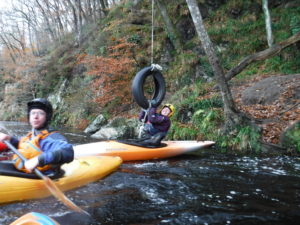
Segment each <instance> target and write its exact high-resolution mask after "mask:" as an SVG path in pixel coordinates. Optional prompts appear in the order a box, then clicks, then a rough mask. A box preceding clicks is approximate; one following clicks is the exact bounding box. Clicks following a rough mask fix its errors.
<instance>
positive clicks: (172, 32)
mask: <svg viewBox="0 0 300 225" xmlns="http://www.w3.org/2000/svg"><path fill="white" fill-rule="evenodd" d="M156 3H157V5H158V8H159V11H160V13H161V16H162V18H163V20H164V23H165V27H166V30H167V34H168V36H169V38H170V40H171V42H172V44H173V45H174V47H175V49H176V51H180V50H181V49H182V42H181V37H180V34H179V33H178V32H177V29H176V28H175V26H174V24H173V23H172V21H171V19H170V17H169V14H168V11H167V7H166V5H165V3H164V1H162V0H156Z"/></svg>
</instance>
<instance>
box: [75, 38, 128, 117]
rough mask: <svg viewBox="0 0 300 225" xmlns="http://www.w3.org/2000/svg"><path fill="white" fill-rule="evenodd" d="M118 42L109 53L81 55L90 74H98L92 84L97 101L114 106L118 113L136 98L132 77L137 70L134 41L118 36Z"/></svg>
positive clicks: (112, 107) (109, 49)
mask: <svg viewBox="0 0 300 225" xmlns="http://www.w3.org/2000/svg"><path fill="white" fill-rule="evenodd" d="M114 42H115V45H113V46H111V47H107V54H106V56H96V55H88V54H84V55H80V56H79V57H78V63H83V64H84V65H85V66H86V67H87V73H86V74H87V75H90V76H94V79H93V81H92V82H91V84H90V85H91V88H92V90H93V92H94V97H93V101H94V102H96V103H97V104H99V106H101V107H104V106H106V107H107V106H111V107H110V112H111V113H116V112H118V111H120V110H121V109H122V107H124V106H126V105H128V104H129V103H130V102H132V98H131V90H130V88H131V84H130V83H131V80H132V77H133V72H134V59H133V53H132V51H131V49H132V48H133V47H134V44H132V43H128V42H126V41H125V40H123V39H121V40H114Z"/></svg>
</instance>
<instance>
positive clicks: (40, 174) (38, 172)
mask: <svg viewBox="0 0 300 225" xmlns="http://www.w3.org/2000/svg"><path fill="white" fill-rule="evenodd" d="M4 143H5V144H6V145H7V146H8V147H9V148H10V150H12V151H13V152H14V153H15V154H17V155H18V156H19V157H20V159H21V160H22V161H23V162H24V163H25V162H26V161H27V159H26V158H25V157H24V156H23V155H22V154H21V153H20V152H19V151H18V150H17V149H16V148H15V146H13V145H12V144H11V143H9V142H8V141H4ZM33 171H34V173H35V174H36V175H37V176H38V177H40V178H42V179H43V178H44V176H45V175H44V174H42V173H41V171H39V170H38V169H37V168H34V170H33Z"/></svg>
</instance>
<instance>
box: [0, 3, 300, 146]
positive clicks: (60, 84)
mask: <svg viewBox="0 0 300 225" xmlns="http://www.w3.org/2000/svg"><path fill="white" fill-rule="evenodd" d="M129 2H131V4H120V5H118V6H115V7H114V8H112V9H111V10H110V11H109V13H108V15H107V17H106V18H103V19H102V20H101V21H98V23H96V24H90V25H88V26H86V28H85V32H84V37H83V40H82V43H80V45H78V43H77V42H76V40H75V38H74V37H72V36H68V37H66V38H65V40H63V41H62V42H61V43H59V44H56V46H55V47H54V48H52V49H50V50H49V54H47V55H45V56H44V57H43V58H39V60H37V63H36V66H35V67H28V68H26V69H24V70H23V73H22V74H23V75H24V77H26V76H27V77H28V76H29V75H30V74H35V75H37V76H38V77H39V78H38V79H37V80H29V82H28V83H29V84H32V83H36V84H37V85H36V87H35V89H36V90H35V93H34V94H32V93H31V92H29V91H28V89H25V90H23V91H21V92H20V88H22V85H23V84H22V82H20V80H19V81H14V82H11V83H9V82H6V83H7V84H6V88H3V89H2V91H4V94H3V101H2V103H1V104H2V106H0V107H1V108H0V111H1V113H2V116H1V117H2V119H13V120H16V119H20V118H21V119H22V118H23V119H24V118H26V111H25V110H24V108H25V104H24V103H25V102H26V101H27V100H29V99H31V98H32V97H34V95H37V96H51V97H50V99H51V101H52V102H53V103H54V105H55V109H56V112H57V113H56V114H55V118H54V119H55V124H56V125H59V126H62V125H66V126H76V127H78V128H82V129H84V128H85V127H86V126H87V125H88V124H89V123H90V122H92V121H93V119H94V118H96V116H97V115H98V114H103V115H105V117H107V119H111V118H114V117H115V116H116V115H118V116H123V117H126V118H128V117H135V116H136V114H137V112H138V110H139V109H138V107H137V105H136V104H135V103H134V102H133V100H132V98H131V96H130V94H128V93H127V94H126V95H124V94H123V96H122V95H118V96H117V95H115V96H116V97H115V99H113V100H111V101H107V104H100V103H101V102H100V103H99V102H97V101H95V96H96V94H95V92H94V90H93V89H94V88H95V87H94V86H93V84H94V83H96V81H97V74H92V75H89V76H88V75H87V74H88V73H90V72H91V71H92V70H93V69H95V68H94V67H93V65H95V64H98V63H99V64H100V62H99V61H93V62H94V63H93V64H91V63H90V64H89V63H88V62H87V61H84V60H83V59H86V58H87V57H86V55H92V56H97V57H108V56H109V53H110V52H109V50H110V49H109V47H120V44H121V42H120V41H119V40H121V39H125V40H126V43H130V44H134V45H133V46H132V47H129V48H128V49H131V50H132V52H131V53H130V55H129V53H128V52H126V54H127V55H126V56H128V57H127V58H130V59H134V61H135V64H134V65H133V66H132V68H133V70H131V71H130V73H126V76H127V77H126V79H127V80H126V82H127V86H130V80H131V78H132V77H133V76H134V75H135V73H136V72H137V71H139V70H140V69H141V68H143V67H144V66H148V65H149V64H150V61H151V54H150V53H151V46H152V45H151V28H152V27H151V6H150V4H149V3H146V2H144V1H127V3H129ZM199 3H200V1H199ZM296 3H297V1H279V0H278V1H272V4H271V5H270V8H271V12H272V18H273V20H274V26H275V27H276V29H274V35H275V37H276V41H277V42H278V41H281V40H284V39H285V38H287V37H289V36H290V35H291V34H292V31H293V29H295V27H297V26H296V25H297V23H296V25H294V26H292V25H293V23H291V21H295V20H297V18H298V17H297V15H299V13H298V14H297V12H298V10H299V5H297V4H296ZM292 4H294V5H292ZM295 4H296V5H295ZM199 5H200V7H201V10H202V12H203V16H204V17H205V21H206V24H207V26H208V31H209V33H210V35H211V39H212V40H213V42H214V43H215V45H216V49H217V50H218V54H219V55H220V57H221V58H222V65H223V67H224V68H225V69H226V70H228V69H230V68H231V67H232V66H234V65H236V64H237V63H238V62H239V61H240V60H241V59H242V58H243V57H245V56H247V55H249V54H251V53H253V52H256V51H260V50H263V49H265V48H267V43H266V40H265V39H266V37H265V26H264V17H263V12H262V8H261V5H260V4H259V3H257V2H247V3H245V2H244V1H228V2H226V1H201V4H199ZM167 12H168V13H169V16H170V18H171V20H172V21H173V23H174V24H175V27H176V29H177V30H178V31H179V33H180V34H181V38H182V42H183V46H182V49H181V50H180V51H178V50H177V51H176V49H175V47H174V44H173V42H172V41H173V39H172V38H173V37H172V36H170V34H169V33H168V32H167V31H166V29H165V25H164V22H163V17H162V16H161V14H160V10H159V9H158V8H156V11H155V15H156V17H155V30H154V31H155V41H154V62H155V63H159V64H160V65H162V66H163V68H164V70H163V74H164V76H165V78H166V81H167V88H168V89H167V90H168V93H167V97H166V100H165V101H170V102H172V103H174V104H175V106H176V108H177V113H176V115H175V117H174V119H173V121H174V123H173V127H172V130H171V132H170V134H169V136H168V138H169V139H213V140H217V141H218V143H220V146H223V147H224V148H228V147H229V148H231V147H235V148H237V149H239V148H240V146H239V145H237V144H236V143H241V142H242V141H241V139H243V140H247V138H248V137H256V134H254V133H252V132H248V131H247V129H246V128H239V129H237V131H236V132H235V133H233V134H230V135H231V136H230V135H228V138H225V139H220V137H219V136H220V135H219V133H218V132H217V131H218V129H219V128H220V127H221V126H222V124H223V122H224V121H223V114H222V101H221V98H220V96H219V94H218V93H217V92H214V90H213V89H212V87H213V86H214V82H213V74H212V71H211V68H210V66H209V64H208V62H207V58H206V56H205V55H204V52H203V49H202V48H201V44H200V43H199V41H198V38H197V36H196V35H195V29H194V25H193V23H192V21H191V18H190V16H189V13H188V10H187V7H186V3H185V1H177V2H176V3H172V4H168V5H167ZM115 49H116V48H115ZM127 58H122V60H123V61H124V60H125V59H127ZM120 61H121V60H120ZM89 62H91V61H89ZM105 62H106V64H107V65H110V66H111V67H113V68H118V66H117V65H115V64H109V63H111V62H110V61H105ZM298 62H299V46H292V47H290V48H288V49H286V50H284V51H283V52H282V53H280V54H279V55H277V56H275V57H273V58H270V59H268V60H266V61H263V62H257V63H254V64H253V65H250V66H249V67H248V68H247V69H246V70H244V71H243V72H242V73H241V74H240V76H239V77H237V78H235V80H234V81H233V82H232V85H233V90H234V87H235V86H236V88H238V87H239V84H240V83H241V82H243V83H248V85H249V86H255V84H254V82H257V80H253V76H255V77H258V78H257V79H259V80H260V79H261V78H260V77H261V76H263V75H267V76H271V75H272V76H274V77H275V76H281V75H288V74H296V73H299V63H298ZM114 63H115V62H114ZM100 65H102V68H103V65H105V64H100ZM96 69H98V72H97V73H98V74H100V72H103V70H100V69H101V68H100V69H99V68H96ZM106 72H107V71H106ZM109 72H111V71H109ZM29 78H32V77H30V76H29ZM25 80H26V79H25ZM23 81H24V80H23ZM12 83H13V84H12ZM29 84H28V85H29ZM49 84H50V85H49ZM117 84H118V85H120V83H112V84H110V85H111V86H114V85H115V86H117ZM2 85H3V84H2ZM100 87H101V88H100V89H104V85H102V86H100ZM264 87H266V86H264ZM264 87H263V88H262V90H265V89H264ZM117 89H121V88H118V86H117ZM21 90H22V89H21ZM288 90H289V87H288V86H286V87H285V89H283V91H285V92H287V93H288ZM109 91H113V90H109ZM114 91H117V90H114ZM24 93H26V94H25V95H24ZM99 93H100V94H101V92H98V93H97V94H99ZM248 93H250V94H246V95H247V96H248V95H251V93H252V94H253V91H251V90H250V91H249V92H248ZM114 94H115V92H112V94H111V95H114ZM262 94H264V93H262ZM240 95H241V96H242V95H243V93H241V92H240ZM278 98H279V97H278ZM292 98H295V99H296V100H297V98H298V96H297V95H293V96H292ZM104 100H105V99H104ZM237 102H238V103H240V101H239V98H237ZM257 103H258V104H260V103H261V102H256V103H255V106H244V104H245V103H241V104H243V105H240V108H241V109H243V110H244V111H245V112H247V110H248V112H250V114H251V112H253V107H255V110H256V111H258V112H256V114H267V115H266V116H264V117H266V118H272V116H273V114H271V113H266V108H267V107H266V106H265V105H264V104H261V105H262V106H256V105H257ZM251 107H252V108H251ZM272 107H273V109H274V111H278V108H276V107H279V108H280V109H287V108H285V103H284V101H282V102H276V100H274V101H273V102H272V103H270V107H269V108H272ZM291 107H292V105H291ZM116 108H117V110H115V109H116ZM296 108H297V106H295V108H294V109H296ZM290 111H291V110H290ZM281 112H282V111H281ZM286 113H288V112H286ZM294 113H296V116H294V117H293V118H292V119H291V120H287V121H286V122H287V124H288V123H290V122H292V121H294V118H297V115H298V114H297V113H298V112H297V111H293V114H294ZM251 115H252V116H254V117H255V114H251ZM277 116H279V115H277ZM257 119H258V118H257ZM268 124H270V123H268ZM285 127H286V126H284V127H283V126H281V127H280V128H278V125H275V124H273V125H272V124H271V125H268V126H267V125H266V128H268V129H265V128H264V131H268V132H265V133H263V135H264V137H263V138H262V139H263V140H265V141H268V142H271V143H274V142H273V141H274V140H277V143H278V140H279V136H280V135H279V134H278V132H277V133H276V135H275V134H274V135H275V136H274V137H275V138H271V131H273V130H276V131H280V132H281V131H282V130H284V128H285ZM274 128H276V129H274ZM241 131H243V132H244V131H247V132H248V133H245V134H244V133H242V132H241ZM239 135H241V137H240V136H239ZM254 139H255V138H254ZM255 141H256V140H249V141H247V143H246V144H245V146H244V148H245V149H251V148H256V147H257V146H256V145H254V144H253V143H252V142H255Z"/></svg>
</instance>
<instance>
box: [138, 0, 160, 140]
mask: <svg viewBox="0 0 300 225" xmlns="http://www.w3.org/2000/svg"><path fill="white" fill-rule="evenodd" d="M151 11H152V19H151V20H152V21H151V71H153V70H162V67H161V66H160V65H158V64H154V63H153V58H154V50H153V49H154V0H152V6H151ZM150 108H151V104H149V108H148V109H147V110H144V112H145V115H144V118H143V119H142V121H141V122H142V125H141V126H140V129H139V134H138V138H141V137H142V133H143V130H144V126H145V123H146V118H147V116H148V113H149V109H150Z"/></svg>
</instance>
